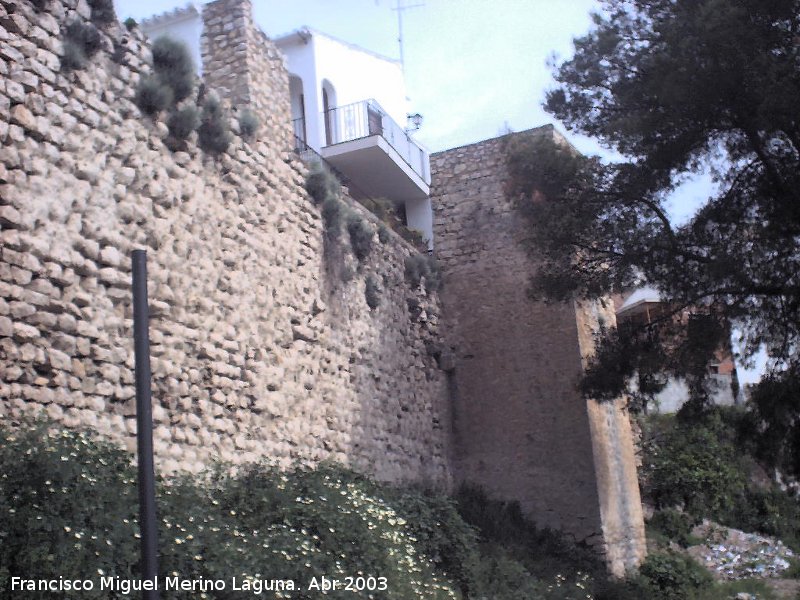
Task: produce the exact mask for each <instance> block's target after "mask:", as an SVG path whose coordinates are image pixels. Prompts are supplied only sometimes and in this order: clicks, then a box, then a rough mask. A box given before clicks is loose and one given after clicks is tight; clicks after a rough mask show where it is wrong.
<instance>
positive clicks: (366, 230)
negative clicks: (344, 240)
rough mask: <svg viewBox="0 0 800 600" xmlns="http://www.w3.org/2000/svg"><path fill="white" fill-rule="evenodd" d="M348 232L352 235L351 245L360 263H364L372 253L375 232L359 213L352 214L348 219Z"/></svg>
mask: <svg viewBox="0 0 800 600" xmlns="http://www.w3.org/2000/svg"><path fill="white" fill-rule="evenodd" d="M347 232H348V233H349V234H350V245H351V246H352V248H353V254H355V255H356V258H357V259H358V260H359V262H364V261H365V260H367V258H369V255H370V254H371V253H372V238H373V236H374V235H375V232H374V231H373V230H372V227H370V226H369V225H368V224H367V222H366V221H365V220H364V219H363V218H361V215H359V214H358V213H354V212H353V213H350V214H349V215H348V217H347Z"/></svg>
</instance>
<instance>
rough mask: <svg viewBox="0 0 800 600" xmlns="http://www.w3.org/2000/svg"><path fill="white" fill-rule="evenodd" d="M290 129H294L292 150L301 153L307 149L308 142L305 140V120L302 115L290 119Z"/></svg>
mask: <svg viewBox="0 0 800 600" xmlns="http://www.w3.org/2000/svg"><path fill="white" fill-rule="evenodd" d="M292 130H293V131H294V150H295V152H297V153H298V154H302V153H303V152H305V151H306V150H308V142H307V141H306V120H305V119H304V118H303V117H300V118H299V119H294V120H293V121H292Z"/></svg>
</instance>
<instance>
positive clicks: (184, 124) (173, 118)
mask: <svg viewBox="0 0 800 600" xmlns="http://www.w3.org/2000/svg"><path fill="white" fill-rule="evenodd" d="M199 126H200V111H199V110H197V107H196V106H194V105H193V104H189V105H187V106H184V107H183V108H179V109H177V110H173V111H172V112H171V113H170V115H169V119H167V127H168V128H169V134H170V136H171V137H172V138H173V139H174V140H176V141H178V142H183V141H185V140H186V138H188V137H189V135H190V134H191V133H192V132H193V131H195V130H196V129H197V128H198V127H199Z"/></svg>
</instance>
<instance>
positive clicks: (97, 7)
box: [89, 0, 117, 25]
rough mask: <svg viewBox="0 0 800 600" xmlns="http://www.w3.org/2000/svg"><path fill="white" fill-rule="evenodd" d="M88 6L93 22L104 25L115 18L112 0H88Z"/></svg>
mask: <svg viewBox="0 0 800 600" xmlns="http://www.w3.org/2000/svg"><path fill="white" fill-rule="evenodd" d="M89 6H90V7H91V9H92V21H93V22H95V23H98V24H102V25H106V24H108V23H113V22H114V21H116V20H117V14H116V12H114V2H113V0H89Z"/></svg>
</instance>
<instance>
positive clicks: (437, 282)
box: [405, 254, 441, 292]
mask: <svg viewBox="0 0 800 600" xmlns="http://www.w3.org/2000/svg"><path fill="white" fill-rule="evenodd" d="M405 276H406V281H407V282H408V283H409V284H411V285H412V286H413V287H417V286H419V285H420V283H422V281H423V279H424V281H425V289H426V290H427V291H430V292H435V291H437V290H438V289H439V287H440V286H441V279H440V276H439V265H438V263H437V262H436V259H435V258H434V257H433V256H429V255H427V254H412V255H410V256H407V257H406V260H405Z"/></svg>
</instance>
